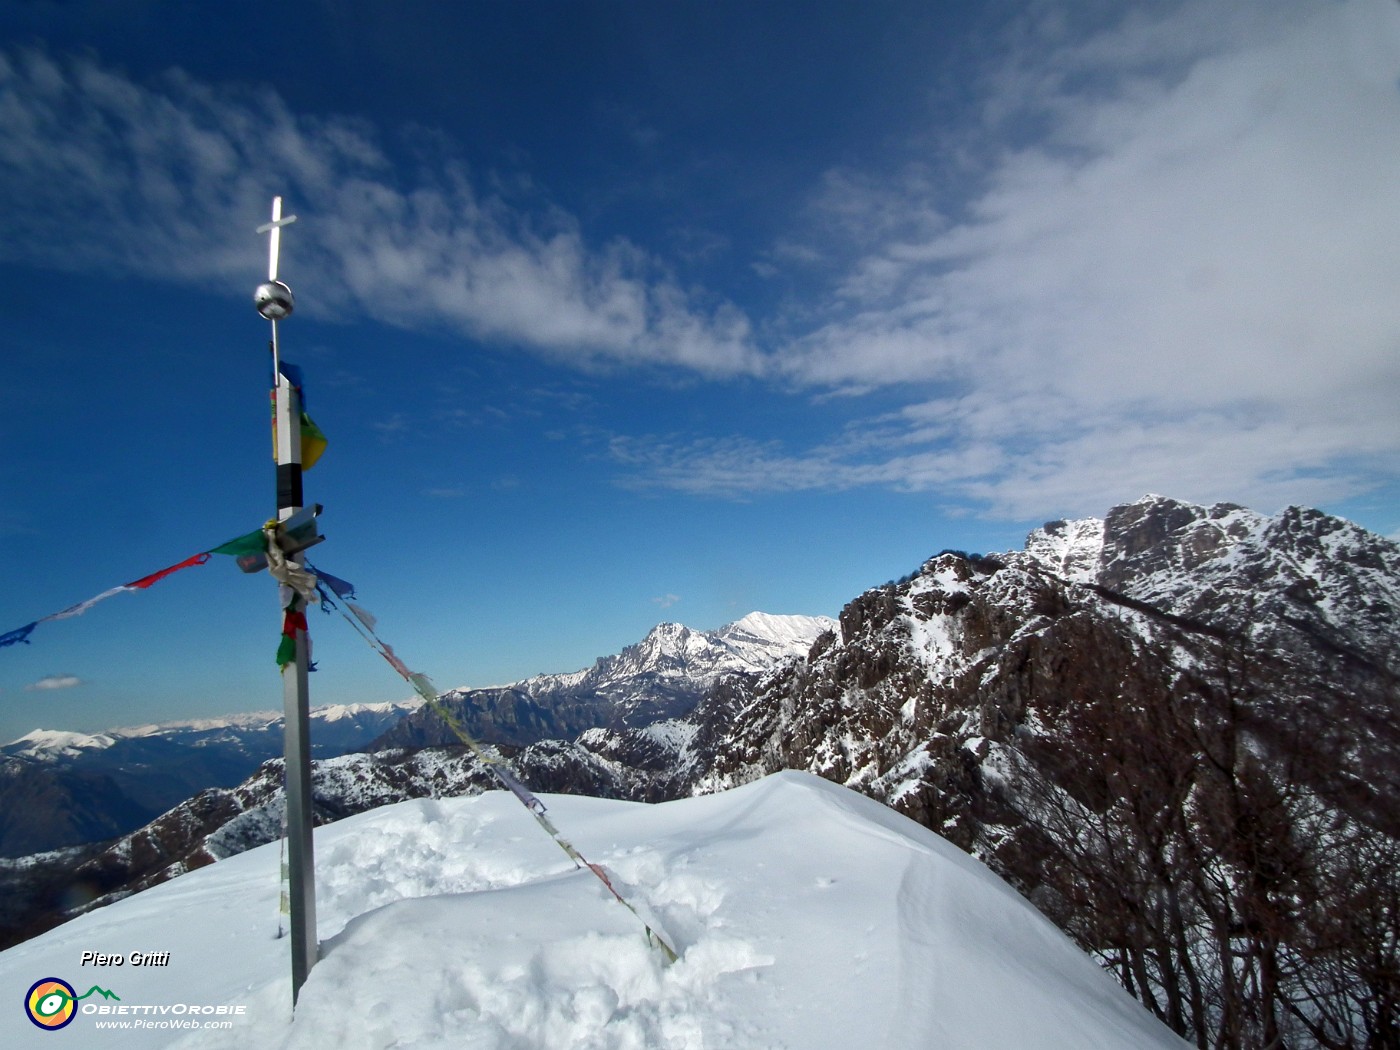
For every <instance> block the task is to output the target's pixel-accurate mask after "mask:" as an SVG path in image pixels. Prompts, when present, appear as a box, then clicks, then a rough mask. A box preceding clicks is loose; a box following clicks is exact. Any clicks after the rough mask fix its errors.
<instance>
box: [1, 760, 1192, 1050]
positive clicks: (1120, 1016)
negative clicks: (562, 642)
mask: <svg viewBox="0 0 1400 1050" xmlns="http://www.w3.org/2000/svg"><path fill="white" fill-rule="evenodd" d="M546 801H547V803H548V805H549V806H550V811H551V815H552V816H553V818H554V819H555V821H556V822H557V823H558V825H559V826H560V827H561V828H562V829H563V830H564V831H565V833H566V834H568V835H569V836H570V837H571V838H572V839H573V841H574V842H575V843H576V844H577V845H578V846H579V848H581V849H582V850H583V851H584V852H585V853H586V854H588V855H589V857H590V859H591V860H593V861H595V862H601V863H603V864H605V865H606V866H607V867H608V869H609V870H610V871H611V872H612V873H613V876H614V881H615V882H616V883H617V884H618V885H619V887H620V888H621V889H622V890H623V892H624V893H626V894H628V895H629V896H631V897H632V898H633V899H634V900H636V901H637V902H638V903H640V904H642V905H643V906H644V907H645V908H647V909H648V910H649V911H650V913H651V914H652V915H653V916H654V917H655V920H656V921H657V923H658V924H659V925H660V926H661V927H662V928H664V929H665V931H666V932H667V934H669V936H670V937H671V938H672V941H673V943H674V944H675V945H676V947H677V948H678V949H679V951H680V953H681V959H680V961H679V962H678V963H676V964H674V965H672V966H669V967H668V966H665V965H664V964H663V963H662V961H661V958H660V956H659V955H658V954H657V953H656V952H655V951H653V950H651V949H650V948H648V947H647V945H646V942H645V940H644V938H643V936H642V933H641V931H640V927H639V925H638V923H637V920H636V919H635V918H634V917H633V916H632V915H631V914H630V913H628V912H627V911H626V910H625V909H623V908H622V907H620V906H619V905H617V904H616V903H615V902H612V901H611V899H610V898H607V897H606V896H605V895H604V891H603V890H602V889H601V887H600V885H599V883H598V882H597V881H596V880H595V879H593V877H592V876H591V875H590V874H589V873H588V872H586V871H579V870H576V869H575V868H574V867H573V865H572V864H571V863H570V862H569V861H568V859H567V858H566V857H565V856H564V854H563V853H561V852H560V851H559V850H558V849H557V848H556V846H555V845H554V843H553V842H551V841H550V840H549V838H548V837H546V836H545V835H543V834H541V833H540V832H539V831H538V830H537V829H536V828H535V826H534V823H533V822H532V821H531V820H530V818H529V817H528V815H527V814H526V813H525V812H524V811H523V810H522V809H521V808H520V806H519V805H518V803H517V802H516V801H515V800H514V799H513V798H512V797H510V796H509V795H504V794H501V793H498V792H492V793H488V794H487V795H482V796H476V797H472V798H464V799H451V800H443V801H418V802H409V803H403V804H400V805H397V806H392V807H388V808H385V809H381V810H377V811H374V812H371V813H366V814H363V815H361V816H359V817H353V818H350V819H347V820H344V821H342V822H340V823H337V824H335V825H332V826H329V827H325V828H321V829H319V830H318V831H317V833H316V854H317V861H318V864H317V868H318V880H319V903H318V908H319V919H320V923H319V930H320V936H321V938H322V959H321V962H320V963H319V964H318V965H317V967H316V969H315V970H314V971H313V972H312V974H311V977H310V980H309V981H308V982H307V984H306V986H305V987H304V988H303V990H302V996H301V1002H300V1005H299V1006H298V1009H297V1012H296V1016H295V1018H294V1019H293V1018H292V1017H291V1015H290V1010H289V1001H290V992H289V980H288V977H287V970H288V965H289V964H288V955H287V950H288V949H287V941H286V940H276V939H274V938H273V936H272V932H273V929H274V927H275V924H276V921H277V918H276V901H277V863H278V854H277V849H276V847H274V846H269V847H264V848H261V849H257V850H253V851H251V852H249V853H245V854H242V855H240V856H237V857H234V858H231V859H229V860H226V861H222V862H220V863H218V864H215V865H213V866H211V867H208V868H204V869H201V870H199V871H196V872H193V873H191V874H189V875H185V876H183V877H181V878H179V879H176V880H175V881H173V882H170V883H167V884H165V885H162V886H159V887H157V888H155V889H153V890H150V891H148V892H146V893H143V894H141V895H139V896H137V897H133V898H131V899H129V900H126V901H122V902H119V903H117V904H115V905H113V906H111V907H109V908H106V909H104V910H102V911H100V912H95V913H92V914H89V915H87V916H84V917H82V918H80V919H78V920H76V921H74V922H72V923H69V924H67V925H65V926H63V927H61V928H59V929H57V930H54V931H52V932H50V933H48V934H45V935H44V936H42V937H39V938H37V939H36V940H33V941H30V942H28V943H26V944H23V945H20V946H18V947H16V948H12V949H10V950H9V951H6V952H3V953H0V1000H3V1001H4V1002H7V1003H9V1004H11V1006H10V1007H8V1008H6V1009H5V1010H4V1011H0V1038H3V1042H4V1045H5V1046H7V1047H49V1046H52V1045H57V1043H56V1042H55V1036H54V1034H53V1033H48V1032H42V1031H40V1030H39V1029H38V1028H37V1027H35V1026H33V1025H31V1024H30V1023H29V1021H28V1020H27V1019H26V1018H25V1016H24V1014H23V1012H22V1011H21V1009H19V1008H18V1006H17V1005H16V1004H19V1003H20V1002H21V1001H22V1000H23V998H24V995H25V992H26V990H27V989H28V988H29V987H30V986H31V985H32V984H33V983H34V982H35V981H37V980H39V979H40V978H43V977H49V976H57V977H61V978H64V979H65V980H68V981H69V982H70V983H72V984H73V985H74V986H75V989H76V991H77V992H78V993H79V994H82V993H83V992H85V991H86V990H87V989H88V987H90V986H91V985H92V984H99V985H101V986H102V987H103V988H107V989H110V990H111V991H113V992H115V993H116V994H117V995H119V996H120V1003H117V1002H112V1003H107V1004H104V1005H106V1006H107V1007H108V1008H111V1009H116V1008H118V1007H119V1006H126V1007H127V1008H128V1010H129V1011H130V1010H131V1008H133V1007H151V1009H150V1010H149V1011H138V1012H130V1013H128V1015H126V1017H125V1018H123V1017H120V1016H116V1015H108V1016H109V1017H110V1018H111V1019H116V1020H122V1019H130V1020H133V1021H135V1020H142V1021H146V1022H148V1023H155V1024H159V1023H162V1021H163V1020H165V1019H166V1018H168V1017H171V1016H175V1017H181V1018H183V1019H185V1020H188V1017H189V1015H188V1014H187V1013H176V1012H174V1011H173V1010H172V1011H167V1013H166V1014H165V1015H162V1014H161V1013H160V1012H159V1010H158V1009H157V1008H158V1007H159V1006H162V1005H164V1006H169V1007H174V1006H175V1005H176V1004H182V1005H184V1006H186V1007H188V1006H189V1005H193V1006H196V1007H201V1006H208V1007H210V1008H217V1007H219V1006H225V1007H229V1008H232V1009H235V1010H236V1009H238V1008H242V1011H243V1012H242V1014H241V1015H239V1016H235V1017H234V1018H233V1027H232V1028H231V1029H229V1030H220V1031H192V1032H187V1031H176V1030H169V1029H160V1028H147V1029H144V1030H135V1029H133V1030H127V1031H120V1032H111V1031H103V1030H99V1029H98V1028H97V1027H96V1025H97V1023H98V1022H99V1020H101V1019H102V1018H101V1017H99V1016H97V1015H96V1014H93V1013H88V1014H81V1013H80V1014H79V1015H78V1016H77V1017H76V1019H75V1020H74V1021H73V1023H72V1024H71V1025H69V1026H68V1027H67V1028H66V1029H65V1030H64V1033H63V1036H62V1037H61V1041H62V1043H63V1045H64V1046H67V1047H75V1048H77V1047H137V1046H140V1047H164V1046H172V1045H176V1046H181V1047H190V1048H195V1047H199V1048H219V1047H239V1048H244V1047H250V1046H256V1047H259V1048H278V1047H284V1048H289V1050H290V1048H321V1047H335V1048H337V1050H356V1048H360V1047H365V1048H370V1047H374V1048H382V1047H391V1046H403V1047H406V1046H413V1047H453V1048H457V1047H480V1048H488V1047H489V1048H496V1050H507V1048H511V1050H523V1048H555V1047H580V1048H583V1047H588V1048H612V1047H616V1048H667V1047H678V1048H679V1047H683V1048H700V1047H719V1048H729V1047H738V1048H768V1047H788V1048H791V1050H822V1048H832V1050H836V1048H840V1050H847V1048H849V1047H851V1046H855V1045H860V1046H876V1047H880V1048H882V1050H901V1048H906V1047H907V1048H911V1050H912V1048H914V1047H929V1046H938V1047H940V1048H948V1050H957V1048H973V1047H978V1048H980V1047H987V1048H992V1047H995V1048H998V1050H1000V1048H1003V1047H1017V1048H1020V1050H1030V1048H1047V1050H1048V1048H1065V1050H1081V1048H1085V1047H1097V1048H1114V1047H1122V1048H1124V1050H1129V1048H1131V1050H1146V1048H1153V1047H1163V1048H1166V1047H1184V1046H1185V1045H1186V1044H1184V1043H1181V1042H1179V1041H1178V1040H1177V1039H1176V1038H1175V1037H1174V1036H1172V1035H1171V1034H1170V1033H1169V1032H1168V1031H1167V1030H1166V1029H1165V1028H1163V1027H1161V1026H1160V1025H1158V1024H1157V1022H1155V1021H1154V1020H1152V1019H1151V1018H1150V1017H1149V1016H1148V1015H1147V1014H1146V1013H1145V1012H1144V1011H1143V1010H1142V1009H1141V1008H1140V1007H1139V1006H1138V1005H1137V1004H1136V1003H1135V1002H1133V1001H1132V1000H1131V999H1130V998H1128V996H1127V995H1126V994H1125V993H1123V992H1122V991H1121V990H1120V989H1118V988H1117V987H1116V986H1115V985H1114V984H1113V982H1112V981H1111V980H1110V979H1109V978H1108V977H1107V976H1106V975H1105V974H1104V973H1102V972H1101V971H1100V970H1099V969H1098V967H1096V966H1095V965H1094V964H1093V963H1092V962H1091V961H1090V960H1089V959H1088V958H1087V957H1086V956H1084V955H1083V954H1082V953H1080V952H1079V951H1078V950H1077V949H1076V948H1075V947H1074V946H1073V945H1072V944H1071V943H1070V942H1069V941H1068V940H1067V939H1066V938H1065V937H1064V936H1063V935H1062V934H1060V933H1059V932H1058V931H1057V930H1055V929H1054V928H1053V927H1052V926H1051V925H1050V923H1049V922H1048V921H1046V920H1045V919H1044V918H1042V917H1041V916H1040V915H1039V913H1037V912H1035V911H1034V910H1033V909H1032V908H1031V907H1030V906H1029V905H1028V904H1026V903H1025V901H1024V900H1022V899H1021V898H1020V897H1019V896H1018V895H1017V894H1016V893H1015V892H1014V891H1012V890H1011V889H1010V888H1009V887H1008V886H1006V885H1005V884H1004V883H1002V882H1001V881H1000V880H999V879H997V878H996V877H995V876H993V875H992V874H991V873H990V872H989V871H988V870H987V869H986V868H984V867H983V866H982V865H980V864H979V863H977V862H976V861H974V860H972V859H970V858H969V857H967V856H966V855H965V854H963V853H961V852H960V851H959V850H957V849H955V848H954V847H952V846H951V845H949V844H948V843H946V842H944V841H943V840H942V839H940V838H938V837H937V836H935V835H934V834H932V833H931V832H929V831H927V830H925V829H924V828H921V827H919V826H917V825H915V824H913V823H912V822H910V821H908V820H906V819H904V818H903V817H900V816H898V815H897V814H894V813H893V812H891V811H889V810H887V809H886V808H884V807H882V806H880V805H879V804H877V803H874V802H871V801H870V800H868V799H865V798H863V797H861V796H859V795H856V794H854V793H853V792H850V791H847V790H845V789H843V788H840V787H836V786H834V785H831V784H828V783H826V782H824V781H820V780H818V779H817V778H815V777H812V776H810V775H807V774H801V773H783V774H778V775H775V776H772V777H768V778H766V779H764V780H762V781H759V782H757V783H754V784H750V785H748V786H746V787H743V788H739V789H736V790H733V791H730V792H725V793H723V794H719V795H712V796H706V797H702V798H694V799H686V800H683V801H679V802H672V803H666V804H664V805H659V806H643V805H638V804H632V803H619V802H609V801H604V800H600V799H588V798H574V797H563V796H551V797H549V798H547V800H546ZM85 950H90V951H103V952H110V953H122V954H126V953H130V952H133V951H142V952H169V953H170V957H169V964H168V965H167V966H164V967H149V966H143V967H133V966H131V965H129V964H128V965H124V966H122V967H114V966H108V967H104V968H101V969H96V968H94V967H92V966H87V967H80V966H79V959H80V956H81V953H82V952H83V951H85ZM102 1002H103V1001H102V1000H101V999H100V998H99V997H97V996H92V997H90V998H89V999H88V1000H87V1001H86V1002H84V1003H83V1004H81V1005H82V1006H83V1007H84V1008H86V1007H88V1006H94V1007H98V1008H101V1007H99V1006H98V1004H100V1003H102Z"/></svg>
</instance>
